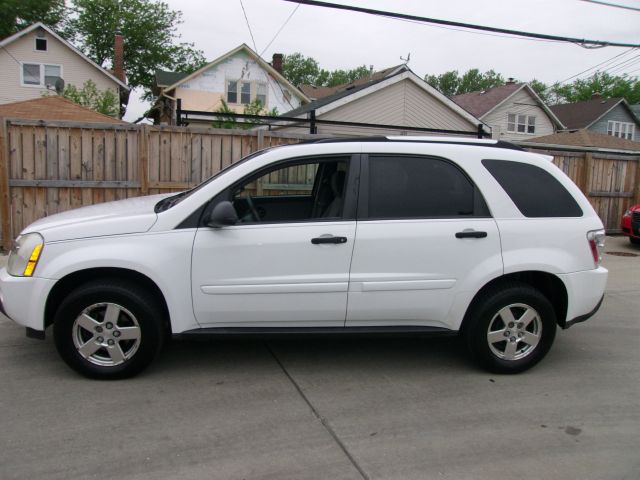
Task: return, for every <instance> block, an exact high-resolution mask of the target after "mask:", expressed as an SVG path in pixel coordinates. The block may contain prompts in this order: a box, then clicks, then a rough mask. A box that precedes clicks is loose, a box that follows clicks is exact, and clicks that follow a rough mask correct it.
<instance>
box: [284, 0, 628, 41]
mask: <svg viewBox="0 0 640 480" xmlns="http://www.w3.org/2000/svg"><path fill="white" fill-rule="evenodd" d="M284 1H285V2H292V3H298V4H302V5H310V6H313V7H325V8H334V9H337V10H348V11H352V12H359V13H366V14H369V15H377V16H382V17H388V18H397V19H405V20H414V21H418V22H424V23H434V24H437V25H447V26H450V27H462V28H468V29H472V30H482V31H487V32H494V33H502V34H506V35H515V36H519V37H529V38H537V39H542V40H554V41H560V42H567V43H575V44H577V45H580V46H582V47H585V48H598V47H633V48H640V44H634V43H621V42H609V41H602V40H588V39H585V38H573V37H561V36H556V35H547V34H544V33H533V32H523V31H519V30H510V29H506V28H496V27H488V26H484V25H474V24H471V23H463V22H454V21H451V20H441V19H437V18H428V17H420V16H417V15H408V14H405V13H396V12H388V11H384V10H374V9H372V8H363V7H355V6H351V5H340V4H337V3H329V2H322V1H317V0H284Z"/></svg>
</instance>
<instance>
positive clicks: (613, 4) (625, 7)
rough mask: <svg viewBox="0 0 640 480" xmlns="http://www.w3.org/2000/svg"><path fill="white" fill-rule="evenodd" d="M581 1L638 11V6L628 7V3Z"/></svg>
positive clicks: (596, 0)
mask: <svg viewBox="0 0 640 480" xmlns="http://www.w3.org/2000/svg"><path fill="white" fill-rule="evenodd" d="M581 1H583V2H587V3H595V4H597V5H604V6H605V7H613V8H624V9H626V10H634V11H636V12H640V8H637V7H630V6H628V5H619V4H617V3H608V2H601V1H599V0H581Z"/></svg>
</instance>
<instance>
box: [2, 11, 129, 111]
mask: <svg viewBox="0 0 640 480" xmlns="http://www.w3.org/2000/svg"><path fill="white" fill-rule="evenodd" d="M117 46H118V43H117V42H116V47H117ZM116 51H118V48H116ZM120 52H122V39H121V37H120ZM114 63H115V64H116V71H118V67H119V74H120V78H117V76H116V74H113V73H111V72H109V71H107V70H105V69H104V68H102V67H100V66H99V65H98V64H96V63H95V62H93V61H92V60H90V59H89V58H88V57H87V56H85V55H84V54H83V53H82V52H80V50H78V49H77V48H75V47H74V46H73V45H71V44H70V43H69V42H67V41H66V40H64V39H63V38H62V37H60V36H59V35H58V34H56V33H55V32H54V31H53V30H51V29H50V28H49V27H47V26H46V25H44V24H42V23H34V24H33V25H31V26H29V27H27V28H25V29H24V30H21V31H20V32H18V33H16V34H14V35H12V36H10V37H7V38H5V39H4V40H2V41H0V88H1V91H0V104H4V103H11V102H17V101H23V100H31V99H36V98H40V97H42V96H43V95H46V94H49V93H51V94H54V93H55V85H56V80H58V79H59V78H61V79H63V80H64V82H65V84H66V85H75V86H76V87H78V88H80V87H82V85H84V83H85V82H86V81H87V80H92V81H93V82H94V83H95V84H96V86H97V88H98V90H101V91H104V90H113V92H114V93H115V94H116V95H118V96H119V97H120V98H126V94H127V93H128V92H129V88H128V87H127V85H126V83H125V82H124V71H123V69H122V56H120V58H119V59H116V61H114ZM59 85H60V83H59Z"/></svg>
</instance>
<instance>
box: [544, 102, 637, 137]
mask: <svg viewBox="0 0 640 480" xmlns="http://www.w3.org/2000/svg"><path fill="white" fill-rule="evenodd" d="M621 103H622V104H623V105H624V106H625V107H626V108H627V110H628V111H629V113H630V114H631V116H632V117H635V115H634V114H633V111H632V110H631V108H630V107H629V104H628V103H627V101H626V100H625V99H624V98H608V99H604V98H599V97H598V98H592V99H591V100H585V101H584V102H576V103H564V104H560V105H552V106H551V110H553V112H554V113H555V114H556V115H557V116H558V117H559V118H560V119H561V120H562V123H564V124H565V125H566V127H567V128H568V129H569V130H576V129H580V128H588V127H590V126H591V125H593V124H594V123H595V122H597V121H598V120H599V119H600V118H602V117H603V116H605V115H606V114H607V113H608V112H609V111H610V110H612V109H614V108H615V107H617V106H618V105H619V104H621ZM635 121H636V123H637V124H638V125H640V121H639V120H638V118H637V117H635Z"/></svg>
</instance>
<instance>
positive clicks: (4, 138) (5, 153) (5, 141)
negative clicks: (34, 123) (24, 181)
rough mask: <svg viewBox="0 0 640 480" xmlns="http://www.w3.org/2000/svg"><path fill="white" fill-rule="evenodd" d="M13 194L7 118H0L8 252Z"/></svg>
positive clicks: (1, 206) (0, 213)
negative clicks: (11, 193)
mask: <svg viewBox="0 0 640 480" xmlns="http://www.w3.org/2000/svg"><path fill="white" fill-rule="evenodd" d="M10 200H11V196H10V195H9V138H8V135H7V120H6V119H4V118H0V219H1V222H2V249H3V250H4V251H5V252H8V251H9V249H10V248H11V241H12V240H13V238H12V237H13V232H12V231H11V201H10Z"/></svg>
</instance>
